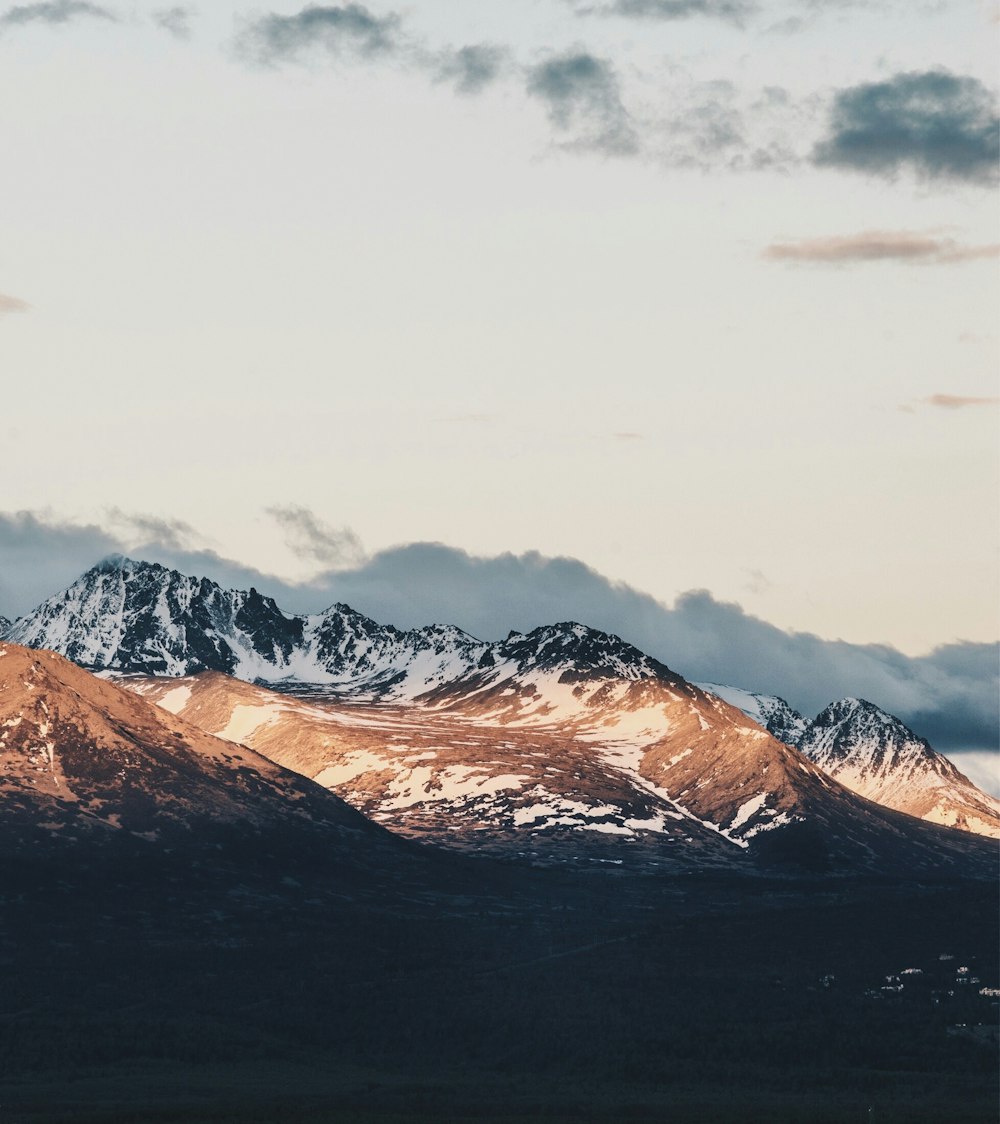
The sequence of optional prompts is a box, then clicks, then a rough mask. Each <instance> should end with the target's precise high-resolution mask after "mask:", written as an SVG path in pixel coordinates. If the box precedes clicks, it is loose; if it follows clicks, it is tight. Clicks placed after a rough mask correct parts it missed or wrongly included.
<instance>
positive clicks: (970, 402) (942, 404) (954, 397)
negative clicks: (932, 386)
mask: <svg viewBox="0 0 1000 1124" xmlns="http://www.w3.org/2000/svg"><path fill="white" fill-rule="evenodd" d="M924 402H926V403H927V405H928V406H938V407H939V408H940V409H943V410H964V409H965V408H966V407H967V406H996V405H997V404H998V403H1000V398H966V397H963V396H962V395H960V394H932V395H931V396H930V398H925V399H924Z"/></svg>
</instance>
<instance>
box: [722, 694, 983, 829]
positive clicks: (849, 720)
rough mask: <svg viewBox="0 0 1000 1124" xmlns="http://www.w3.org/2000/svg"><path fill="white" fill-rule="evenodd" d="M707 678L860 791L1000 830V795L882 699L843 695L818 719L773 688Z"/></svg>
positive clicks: (940, 818)
mask: <svg viewBox="0 0 1000 1124" xmlns="http://www.w3.org/2000/svg"><path fill="white" fill-rule="evenodd" d="M702 686H703V687H704V689H705V690H707V691H710V692H711V693H713V694H715V695H718V696H719V697H720V698H722V699H725V700H726V701H727V702H729V703H731V704H732V705H733V706H736V707H738V708H739V709H740V710H742V711H743V713H744V714H746V715H747V716H748V717H750V718H752V719H753V720H754V721H755V722H757V723H759V724H760V725H761V726H763V727H764V728H765V729H767V730H768V731H769V732H770V733H772V734H773V735H774V736H775V737H776V738H778V739H779V740H780V741H783V742H785V743H786V744H787V745H791V746H794V747H795V748H797V749H798V750H800V751H801V752H802V753H803V754H805V756H806V757H808V758H810V759H811V760H812V761H814V762H815V763H816V764H817V765H818V766H819V767H820V768H821V769H823V770H824V771H825V772H827V773H829V775H830V776H832V777H835V778H836V779H837V780H838V781H839V782H840V783H841V784H842V785H844V786H846V787H847V788H849V789H851V790H852V791H853V792H857V793H858V794H859V795H861V796H865V797H867V798H868V799H869V800H874V801H876V802H877V803H879V804H884V805H886V806H887V807H889V808H895V809H896V810H897V811H900V812H907V813H909V814H910V815H913V816H919V817H920V818H921V819H926V820H931V821H932V822H935V823H942V824H947V825H949V826H952V827H960V828H964V829H965V830H967V831H973V832H975V833H977V834H980V835H988V836H992V837H994V838H1000V801H997V800H996V799H994V798H993V797H992V796H990V795H988V794H987V793H985V792H983V791H981V790H980V789H979V788H977V787H976V786H975V785H974V784H973V783H972V781H970V780H969V778H968V777H966V776H965V775H964V774H963V773H962V772H960V771H959V769H957V768H956V767H955V765H953V764H952V762H951V761H949V760H948V758H947V757H945V756H944V755H943V754H941V753H938V752H937V751H936V750H935V749H934V748H933V747H932V746H931V745H930V744H929V743H928V742H927V741H926V740H925V739H924V738H921V737H919V736H918V735H917V734H915V733H914V732H913V731H912V730H911V729H910V728H909V727H908V726H907V725H906V724H905V723H904V722H902V721H901V720H900V719H899V718H896V717H895V715H892V714H889V713H888V711H885V710H883V709H882V708H881V707H879V706H877V705H876V704H875V703H873V702H869V701H868V700H867V699H863V698H854V697H850V698H843V699H839V700H838V701H837V702H832V703H830V705H829V706H827V707H825V708H824V709H823V710H822V711H820V713H819V714H818V715H816V717H815V718H814V719H813V720H812V721H811V722H810V721H807V720H806V719H805V718H803V717H802V715H800V714H798V713H797V712H796V711H794V710H792V708H791V707H790V706H789V705H788V704H787V703H786V702H785V701H784V699H780V698H777V697H775V696H773V695H762V694H755V693H753V692H751V691H742V690H740V689H739V688H737V687H726V686H721V685H719V684H715V683H706V684H702Z"/></svg>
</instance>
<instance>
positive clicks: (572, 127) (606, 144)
mask: <svg viewBox="0 0 1000 1124" xmlns="http://www.w3.org/2000/svg"><path fill="white" fill-rule="evenodd" d="M527 89H528V93H529V95H530V96H531V97H533V98H537V99H538V100H539V101H541V102H542V103H543V104H544V105H545V109H546V112H547V113H548V116H549V120H550V121H551V122H552V125H553V127H554V128H555V129H556V130H557V131H558V132H559V133H560V134H562V135H563V136H564V137H565V138H566V139H565V140H564V141H563V142H562V143H563V145H564V146H565V147H568V148H574V149H584V150H590V151H595V152H601V153H603V154H605V155H608V156H632V155H635V154H636V153H637V152H638V151H639V138H638V136H637V134H636V132H635V129H634V127H633V125H632V122H631V121H630V119H629V115H628V112H627V111H626V109H625V106H624V105H623V103H622V98H621V89H620V87H619V82H618V76H617V74H616V73H615V69H614V67H613V66H612V65H611V63H610V62H609V61H608V60H607V59H603V58H598V57H597V56H596V55H592V54H590V53H588V52H587V51H583V50H574V51H569V52H567V53H566V54H562V55H556V56H554V57H553V58H550V59H546V60H545V61H544V62H541V63H538V64H537V65H535V66H532V67H530V68H529V70H528V75H527Z"/></svg>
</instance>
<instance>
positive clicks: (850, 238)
mask: <svg viewBox="0 0 1000 1124" xmlns="http://www.w3.org/2000/svg"><path fill="white" fill-rule="evenodd" d="M763 256H764V257H765V258H770V259H771V260H772V261H790V262H817V263H820V264H826V265H838V264H841V263H845V262H870V261H896V262H907V263H911V264H914V265H956V264H958V263H960V262H970V261H980V260H982V259H985V258H995V257H1000V243H991V244H989V245H984V246H963V245H961V244H960V243H958V242H955V241H954V240H953V239H951V238H940V237H935V236H934V235H932V234H921V233H919V232H917V231H912V230H895V231H893V230H863V231H861V232H860V233H859V234H847V235H841V236H836V237H830V238H805V239H801V240H800V241H797V242H773V243H772V244H771V245H770V246H767V247H765V249H764V250H763Z"/></svg>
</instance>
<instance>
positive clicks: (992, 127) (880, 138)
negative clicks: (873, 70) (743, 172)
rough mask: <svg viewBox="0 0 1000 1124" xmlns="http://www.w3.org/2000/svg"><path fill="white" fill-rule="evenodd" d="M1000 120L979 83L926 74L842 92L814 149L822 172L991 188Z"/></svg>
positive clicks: (898, 76) (933, 72)
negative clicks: (909, 176)
mask: <svg viewBox="0 0 1000 1124" xmlns="http://www.w3.org/2000/svg"><path fill="white" fill-rule="evenodd" d="M998 156H1000V117H998V114H997V109H996V101H995V98H994V97H993V96H992V94H991V93H990V91H989V90H988V89H987V88H986V87H985V86H984V85H983V83H982V82H980V81H979V80H978V79H976V78H970V77H964V76H960V75H955V74H951V73H949V72H948V71H945V70H928V71H922V72H910V73H905V74H896V75H894V76H893V77H892V78H889V79H888V80H887V81H885V82H871V83H864V84H862V85H857V86H850V87H848V88H846V89H843V90H839V91H838V92H837V93H836V95H835V96H834V99H833V106H832V109H831V112H830V120H829V129H828V133H827V136H826V137H825V138H824V139H823V140H822V141H820V142H819V144H817V145H816V147H815V148H814V149H813V154H812V158H813V161H814V163H816V164H817V165H820V166H829V167H836V168H843V169H847V170H852V171H858V172H865V173H868V174H869V175H875V176H883V177H888V178H892V177H894V176H896V175H897V174H898V173H899V172H900V171H903V170H904V169H905V170H908V171H911V172H914V173H915V174H916V175H917V176H919V177H920V178H922V179H926V180H944V181H955V182H966V183H973V184H992V183H995V182H996V181H997V178H998Z"/></svg>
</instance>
